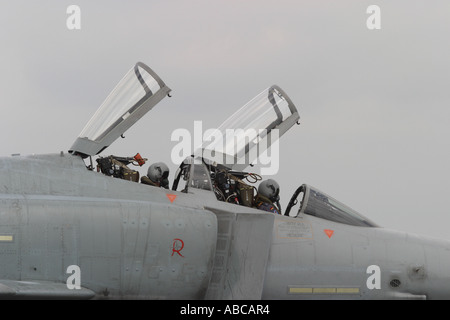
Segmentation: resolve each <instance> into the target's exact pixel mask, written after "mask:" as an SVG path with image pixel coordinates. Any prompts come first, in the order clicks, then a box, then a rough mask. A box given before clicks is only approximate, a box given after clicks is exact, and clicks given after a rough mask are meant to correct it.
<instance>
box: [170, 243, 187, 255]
mask: <svg viewBox="0 0 450 320" xmlns="http://www.w3.org/2000/svg"><path fill="white" fill-rule="evenodd" d="M183 248H184V241H183V240H181V239H173V244H172V257H173V254H174V253H175V252H176V253H178V255H179V256H180V257H183V258H184V256H183V255H182V254H181V253H180V251H181V250H183Z"/></svg>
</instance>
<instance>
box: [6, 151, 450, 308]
mask: <svg viewBox="0 0 450 320" xmlns="http://www.w3.org/2000/svg"><path fill="white" fill-rule="evenodd" d="M0 170H1V174H0V297H6V298H12V297H14V298H20V297H23V298H26V297H38V296H39V297H49V298H50V297H51V294H50V293H49V290H53V292H56V294H55V295H60V296H61V297H63V298H74V297H73V296H71V295H70V294H68V293H67V292H66V291H65V290H64V286H66V281H67V280H68V278H69V276H70V273H68V272H67V268H68V267H69V266H71V265H77V266H79V267H80V269H81V271H82V272H81V288H84V289H86V290H90V291H92V292H94V294H95V296H94V298H102V299H103V298H111V299H120V298H145V299H203V298H205V297H210V298H213V299H216V298H217V299H228V298H232V299H235V298H237V299H241V298H242V299H246V298H249V297H251V298H252V299H259V297H261V298H262V299H286V300H287V299H424V298H426V299H443V298H448V288H449V287H450V276H449V274H448V270H446V269H445V268H446V266H448V265H450V255H449V251H450V246H449V244H448V242H447V241H443V240H436V239H430V238H426V237H422V236H415V235H412V234H407V233H403V232H397V231H392V230H389V229H385V228H379V227H356V226H350V225H346V224H343V223H338V222H333V221H330V220H326V219H321V218H317V217H314V216H310V215H307V214H301V215H299V217H297V218H293V217H285V216H279V215H275V214H272V213H266V212H263V211H260V210H257V209H253V208H247V207H244V206H239V205H234V204H228V203H224V202H221V201H217V200H216V198H215V196H214V193H213V192H209V191H205V190H195V194H193V193H182V192H177V191H172V190H166V189H161V188H155V187H152V186H147V185H142V184H139V183H135V182H131V181H125V180H121V179H115V178H111V177H107V176H104V175H102V174H100V173H96V172H92V171H88V170H87V169H86V167H85V164H84V162H83V160H82V159H80V158H79V157H76V156H72V155H67V154H54V155H42V156H29V157H10V158H0ZM56 173H57V174H56ZM124 190H127V191H126V193H125V192H124ZM221 213H223V214H225V215H226V216H227V217H229V219H228V218H227V219H228V220H229V223H230V224H229V225H230V226H231V227H230V228H231V229H226V228H225V227H224V226H225V225H226V224H223V223H222V222H224V221H223V219H224V218H223V217H225V216H224V215H221ZM252 215H254V219H252ZM227 219H225V220H227ZM272 219H273V220H272ZM241 222H242V224H241ZM227 230H228V231H227ZM247 230H248V231H249V232H246V231H247ZM258 230H266V231H267V230H272V233H270V232H266V231H264V232H263V231H261V233H258V232H257V231H258ZM258 237H262V239H261V238H258ZM252 238H255V240H256V239H259V240H258V241H252ZM262 240H265V241H262ZM233 241H234V242H233ZM218 248H221V250H222V251H221V252H218V251H217V249H218ZM221 254H222V256H221ZM221 257H222V258H223V263H224V264H223V265H222V267H221V266H220V265H218V264H217V263H218V262H219V261H220V259H221ZM225 257H227V258H225ZM243 259H244V260H245V259H248V260H245V263H244V262H243V261H244V260H243ZM250 261H252V262H251V263H250ZM250 264H252V265H255V264H256V265H257V266H258V268H256V267H255V268H248V266H249V265H250ZM371 266H378V267H379V268H380V279H379V283H380V289H378V288H369V286H368V281H369V278H370V276H371V275H372V272H373V271H370V269H368V268H369V267H371ZM368 270H369V271H368ZM253 271H255V273H253V274H252V272H253ZM248 276H249V277H248ZM6 281H10V282H6ZM11 281H12V282H11ZM14 281H16V282H14ZM18 281H19V282H18ZM20 281H23V282H29V283H33V285H32V288H29V289H25V287H24V285H25V284H26V283H22V282H20ZM369 282H370V281H369ZM212 284H216V285H217V288H219V286H220V284H226V286H225V287H222V288H223V289H221V290H222V291H220V290H216V291H215V292H214V291H211V289H214V288H213V287H212V286H211V285H212ZM27 286H28V284H27ZM59 289H61V290H62V291H58V290H59ZM32 291H33V292H34V293H33V296H32V295H30V294H27V293H26V292H32ZM90 291H86V292H85V291H83V292H85V293H86V294H79V295H78V296H77V297H79V298H83V297H86V298H88V297H89V295H90ZM78 293H82V292H81V291H80V292H78ZM241 294H242V295H241Z"/></svg>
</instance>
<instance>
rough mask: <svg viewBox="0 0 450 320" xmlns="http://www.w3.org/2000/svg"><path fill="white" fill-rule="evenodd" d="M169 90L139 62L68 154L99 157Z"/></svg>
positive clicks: (107, 100)
mask: <svg viewBox="0 0 450 320" xmlns="http://www.w3.org/2000/svg"><path fill="white" fill-rule="evenodd" d="M169 92H170V89H169V88H168V87H167V86H166V85H165V83H164V82H163V81H162V80H161V78H160V77H159V76H158V75H157V74H156V73H155V72H154V71H153V70H152V69H150V68H149V67H148V66H147V65H145V64H144V63H142V62H138V63H136V65H135V66H134V67H133V68H132V69H131V70H130V71H129V72H128V73H127V74H126V75H125V77H124V78H123V79H122V80H121V81H120V82H119V84H118V85H117V86H116V87H115V88H114V90H113V91H112V92H111V93H110V95H109V96H108V97H107V98H106V100H105V101H104V102H103V104H102V105H101V106H100V108H99V109H98V110H97V112H96V113H95V114H94V116H93V117H92V118H91V120H90V121H89V122H88V124H87V125H86V126H85V127H84V129H83V131H81V133H80V135H79V136H78V138H77V139H76V140H75V142H74V144H73V145H72V147H71V148H70V150H69V152H71V153H74V154H78V155H81V156H83V157H87V156H93V155H96V154H99V153H100V152H102V151H103V150H104V149H106V148H107V147H108V146H109V145H110V144H111V143H113V142H114V141H115V140H116V139H117V138H118V137H120V136H121V135H122V134H124V133H125V131H127V130H128V129H129V128H130V127H131V126H132V125H133V124H135V123H136V122H137V121H138V120H139V119H140V118H142V117H143V116H144V115H145V114H146V113H147V112H148V111H150V110H151V109H152V108H153V107H154V106H155V105H156V104H157V103H158V102H159V101H161V100H162V99H163V98H164V97H165V96H166V95H168V94H169Z"/></svg>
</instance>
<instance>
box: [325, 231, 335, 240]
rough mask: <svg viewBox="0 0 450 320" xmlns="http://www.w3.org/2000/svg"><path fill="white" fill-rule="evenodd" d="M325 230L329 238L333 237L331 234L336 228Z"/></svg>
mask: <svg viewBox="0 0 450 320" xmlns="http://www.w3.org/2000/svg"><path fill="white" fill-rule="evenodd" d="M323 232H325V234H326V235H327V236H328V238H331V236H332V235H333V233H334V230H329V229H324V230H323Z"/></svg>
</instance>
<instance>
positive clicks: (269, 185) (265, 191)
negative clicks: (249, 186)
mask: <svg viewBox="0 0 450 320" xmlns="http://www.w3.org/2000/svg"><path fill="white" fill-rule="evenodd" d="M258 193H259V194H260V195H262V196H264V197H266V198H268V199H269V200H270V201H273V202H276V201H279V200H280V196H279V194H280V186H279V185H278V183H277V182H276V181H275V180H273V179H268V180H265V181H263V182H261V183H260V184H259V187H258Z"/></svg>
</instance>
